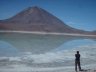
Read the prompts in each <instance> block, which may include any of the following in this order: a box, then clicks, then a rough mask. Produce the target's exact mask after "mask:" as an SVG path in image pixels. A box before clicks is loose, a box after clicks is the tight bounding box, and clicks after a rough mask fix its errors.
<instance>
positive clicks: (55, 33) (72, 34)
mask: <svg viewBox="0 0 96 72" xmlns="http://www.w3.org/2000/svg"><path fill="white" fill-rule="evenodd" d="M0 33H27V34H41V35H67V36H82V37H85V36H87V37H96V35H86V34H77V33H57V32H38V31H11V30H1V31H0Z"/></svg>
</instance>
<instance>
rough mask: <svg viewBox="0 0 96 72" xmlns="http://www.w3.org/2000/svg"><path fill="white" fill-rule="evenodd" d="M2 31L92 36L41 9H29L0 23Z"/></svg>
mask: <svg viewBox="0 0 96 72" xmlns="http://www.w3.org/2000/svg"><path fill="white" fill-rule="evenodd" d="M0 30H22V31H39V32H60V33H81V34H82V33H83V34H90V33H89V32H87V31H83V30H78V29H75V28H72V27H70V26H68V25H66V24H65V23H63V22H62V21H61V20H59V19H58V18H57V17H55V16H53V15H52V14H50V13H48V12H47V11H45V10H44V9H42V8H39V7H29V8H27V9H25V10H23V11H22V12H20V13H18V14H17V15H15V16H13V17H12V18H9V19H6V20H2V21H0Z"/></svg>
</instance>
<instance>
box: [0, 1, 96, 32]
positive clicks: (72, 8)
mask: <svg viewBox="0 0 96 72" xmlns="http://www.w3.org/2000/svg"><path fill="white" fill-rule="evenodd" d="M32 6H39V7H41V8H43V9H45V10H47V11H48V12H50V13H52V14H53V15H55V16H56V17H58V18H59V19H61V20H62V21H63V22H65V23H66V24H68V25H70V26H72V27H75V28H79V29H83V30H88V31H90V30H96V0H0V20H2V19H7V18H10V17H12V16H14V15H15V14H17V13H18V12H20V11H22V10H23V9H25V8H27V7H32Z"/></svg>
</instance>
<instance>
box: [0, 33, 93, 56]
mask: <svg viewBox="0 0 96 72" xmlns="http://www.w3.org/2000/svg"><path fill="white" fill-rule="evenodd" d="M84 39H91V40H94V41H95V39H94V38H89V37H73V36H56V35H32V34H16V33H13V34H9V33H7V34H4V33H1V34H0V41H4V42H7V43H9V44H10V45H12V46H14V47H15V48H17V49H18V50H19V51H21V52H32V53H33V54H40V53H46V52H49V51H52V50H54V49H56V48H59V49H60V46H63V47H64V45H66V43H68V42H71V41H74V40H76V41H77V42H78V40H84ZM72 43H74V42H72ZM72 43H68V45H69V46H72ZM78 43H80V42H78ZM74 44H75V45H77V44H76V42H75V43H74ZM5 45H6V43H5ZM14 47H13V48H14ZM61 48H62V47H61ZM66 48H67V46H66Z"/></svg>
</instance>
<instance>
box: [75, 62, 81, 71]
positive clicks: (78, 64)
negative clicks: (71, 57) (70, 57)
mask: <svg viewBox="0 0 96 72" xmlns="http://www.w3.org/2000/svg"><path fill="white" fill-rule="evenodd" d="M77 66H78V68H79V71H80V70H81V65H80V61H75V71H77Z"/></svg>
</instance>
